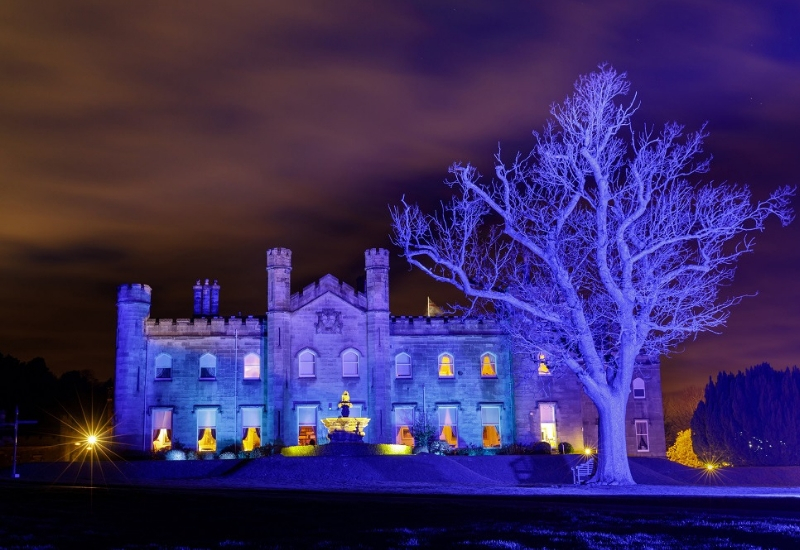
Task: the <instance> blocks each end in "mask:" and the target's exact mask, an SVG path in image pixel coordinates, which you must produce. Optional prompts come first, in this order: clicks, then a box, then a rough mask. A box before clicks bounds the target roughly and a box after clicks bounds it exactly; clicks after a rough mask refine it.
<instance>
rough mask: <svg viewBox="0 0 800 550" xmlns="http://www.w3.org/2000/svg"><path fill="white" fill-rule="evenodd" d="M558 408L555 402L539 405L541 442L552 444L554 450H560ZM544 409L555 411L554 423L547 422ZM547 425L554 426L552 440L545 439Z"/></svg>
mask: <svg viewBox="0 0 800 550" xmlns="http://www.w3.org/2000/svg"><path fill="white" fill-rule="evenodd" d="M556 408H557V407H556V403H555V402H554V401H544V402H540V403H539V434H540V435H541V440H542V441H545V442H547V443H550V448H551V449H553V450H555V449H557V448H558V416H557V415H556ZM544 409H549V410H552V411H553V416H552V421H550V420H548V421H546V422H545V419H544V414H543V411H544ZM548 418H549V416H548ZM545 425H547V426H550V425H552V426H553V429H552V436H553V437H552V438H546V437H545V429H544V428H545Z"/></svg>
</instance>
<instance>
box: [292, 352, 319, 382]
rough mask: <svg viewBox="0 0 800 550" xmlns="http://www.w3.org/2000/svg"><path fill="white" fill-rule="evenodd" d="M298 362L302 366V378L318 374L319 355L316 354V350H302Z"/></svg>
mask: <svg viewBox="0 0 800 550" xmlns="http://www.w3.org/2000/svg"><path fill="white" fill-rule="evenodd" d="M297 362H298V364H299V366H300V378H313V377H314V376H316V372H317V371H316V362H317V356H316V355H314V352H311V351H308V350H306V351H303V352H300V355H298V357H297Z"/></svg>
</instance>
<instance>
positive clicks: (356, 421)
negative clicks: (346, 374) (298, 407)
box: [322, 390, 370, 443]
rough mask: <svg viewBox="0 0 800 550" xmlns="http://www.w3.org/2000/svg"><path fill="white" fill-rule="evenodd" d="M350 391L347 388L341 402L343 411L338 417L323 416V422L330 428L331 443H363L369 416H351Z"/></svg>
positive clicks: (340, 405) (340, 407)
mask: <svg viewBox="0 0 800 550" xmlns="http://www.w3.org/2000/svg"><path fill="white" fill-rule="evenodd" d="M350 406H351V402H350V393H349V392H348V391H347V390H345V391H344V392H343V393H342V400H341V401H340V402H339V409H341V413H340V414H339V416H338V417H337V418H323V419H322V423H323V424H325V427H326V428H328V439H329V440H330V442H331V443H363V442H364V428H366V427H367V424H369V420H370V419H369V418H363V417H361V418H351V417H350Z"/></svg>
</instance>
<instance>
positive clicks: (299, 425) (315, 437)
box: [295, 405, 319, 445]
mask: <svg viewBox="0 0 800 550" xmlns="http://www.w3.org/2000/svg"><path fill="white" fill-rule="evenodd" d="M318 408H319V407H318V406H317V405H297V407H296V408H295V410H296V418H297V444H298V445H311V443H310V441H312V438H311V437H306V438H303V433H302V432H303V430H302V428H308V427H310V428H313V441H314V445H318V444H319V414H318ZM301 409H302V410H307V409H310V410H313V411H314V423H313V424H308V423H302V422H301V419H302V418H301V414H300V410H301ZM304 439H305V441H306V442H305V443H303V440H304Z"/></svg>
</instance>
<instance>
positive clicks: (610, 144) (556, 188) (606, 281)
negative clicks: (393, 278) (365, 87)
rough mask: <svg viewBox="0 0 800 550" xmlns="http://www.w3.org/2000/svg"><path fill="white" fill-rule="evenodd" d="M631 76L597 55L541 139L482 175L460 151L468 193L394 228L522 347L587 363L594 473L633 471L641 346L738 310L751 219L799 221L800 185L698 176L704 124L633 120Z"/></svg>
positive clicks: (627, 479) (404, 244)
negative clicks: (710, 181) (735, 286)
mask: <svg viewBox="0 0 800 550" xmlns="http://www.w3.org/2000/svg"><path fill="white" fill-rule="evenodd" d="M628 91H629V83H628V81H627V79H626V75H625V74H618V73H617V72H616V71H614V70H613V69H612V68H610V67H607V66H604V65H603V66H600V68H599V70H598V71H597V72H595V73H591V74H589V75H586V76H581V77H580V78H579V79H578V80H577V82H576V83H575V92H574V94H573V95H571V96H570V97H567V99H566V100H565V101H564V102H563V103H562V104H560V105H558V104H557V105H554V106H553V107H551V110H550V113H551V115H552V119H551V121H550V122H549V123H548V124H547V125H546V126H545V128H544V130H543V131H542V132H541V133H536V132H535V133H534V138H535V143H534V147H533V150H532V151H531V152H530V153H528V154H527V155H524V154H519V153H518V154H517V155H516V156H515V157H514V159H513V161H512V162H511V163H510V164H505V163H504V162H503V161H502V160H501V155H500V153H499V152H498V154H497V155H496V156H495V160H496V163H495V175H496V177H495V178H493V179H492V180H491V181H490V182H485V181H482V179H481V176H480V174H479V173H478V172H477V170H476V169H475V167H473V166H472V165H470V164H467V165H462V164H460V163H457V164H454V165H453V166H452V167H451V168H450V174H451V175H452V178H451V179H450V180H449V181H447V182H446V183H447V184H448V185H450V186H451V187H455V188H456V190H457V194H456V195H455V196H454V197H453V199H452V201H451V202H449V203H447V204H445V205H443V207H442V211H440V212H437V213H434V214H424V213H423V212H422V211H421V210H420V209H419V207H418V206H416V205H410V204H408V203H406V201H405V199H404V200H403V203H402V205H399V206H398V207H394V208H392V217H393V229H394V242H395V244H397V245H398V246H400V247H401V248H402V249H403V251H404V256H405V257H406V259H407V260H408V261H409V262H410V264H411V265H412V266H416V267H417V268H419V269H421V270H422V271H423V272H425V273H427V274H428V275H430V276H431V277H433V278H434V279H436V280H437V281H443V282H447V283H450V284H452V285H455V286H456V287H458V288H459V289H461V290H462V291H463V292H464V294H465V295H466V296H467V297H468V298H470V299H471V301H472V305H473V307H480V306H481V305H486V304H487V303H489V304H492V305H493V308H494V312H495V314H497V315H498V316H499V317H501V318H502V319H503V320H504V321H505V322H506V326H508V328H509V330H510V331H511V333H512V334H513V335H514V336H515V337H516V341H517V343H518V344H520V345H525V346H528V347H529V348H530V349H531V350H540V351H541V352H543V353H546V354H547V355H548V357H549V358H550V362H551V364H554V365H555V364H557V363H560V364H561V365H564V366H566V367H567V368H569V369H570V370H571V371H572V372H573V373H575V375H576V376H577V377H578V379H579V380H580V382H581V383H582V385H583V388H584V390H585V392H586V394H587V395H588V396H589V397H590V398H591V399H592V401H593V402H594V404H595V405H596V406H597V410H598V413H599V419H600V426H599V437H600V440H599V451H600V452H599V464H598V469H597V473H596V474H595V476H594V478H593V481H594V482H598V483H604V484H632V483H633V478H632V477H631V474H630V469H629V467H628V459H627V452H626V443H625V408H626V405H627V401H628V394H629V393H630V385H631V378H632V373H633V370H634V365H635V362H636V361H637V357H641V356H649V357H657V356H659V355H660V354H664V353H666V352H668V351H669V350H670V349H673V348H674V347H675V345H676V344H677V343H678V342H680V341H682V340H684V339H686V338H687V337H690V336H692V335H694V334H696V333H697V332H699V331H708V330H714V329H717V328H719V327H721V326H722V325H724V324H725V321H726V319H727V316H728V309H729V308H730V307H731V306H732V305H734V304H736V303H738V302H739V301H740V300H741V297H733V298H726V299H721V298H720V297H719V294H718V292H719V288H720V286H721V285H722V284H724V283H726V282H728V281H730V280H731V278H732V276H733V273H734V267H735V263H736V260H737V259H738V258H739V257H740V256H741V255H742V254H744V253H746V252H750V251H751V250H752V248H753V239H752V236H751V235H752V233H753V232H755V231H761V230H762V229H763V227H764V223H765V220H766V219H767V218H768V217H769V216H770V215H772V214H774V215H776V216H777V217H778V218H779V219H780V221H781V222H782V223H783V224H784V225H786V224H787V223H789V222H790V221H791V219H792V212H791V208H790V205H789V202H790V200H791V197H792V196H793V195H794V189H792V188H789V187H784V188H781V189H778V190H777V191H775V192H774V193H773V194H772V195H771V196H770V197H769V199H768V200H766V201H763V202H758V203H756V204H752V203H751V197H750V192H749V190H748V188H747V187H743V186H733V185H703V186H696V185H694V184H692V183H691V182H690V181H689V178H690V177H692V176H696V175H697V174H701V173H704V172H706V171H707V168H708V161H707V160H704V159H699V160H698V159H697V157H698V156H699V155H700V154H701V153H702V143H703V138H704V137H705V132H704V129H701V130H700V131H698V132H695V133H690V134H688V135H686V136H684V135H683V128H682V127H681V126H679V125H677V124H674V123H673V124H667V125H665V126H664V128H663V130H662V131H661V132H660V133H656V132H654V131H653V129H651V128H645V129H643V130H642V131H638V132H637V131H634V129H633V128H632V126H631V117H632V115H633V114H634V113H635V112H636V110H637V107H638V103H637V101H636V98H635V97H634V98H633V100H631V101H630V102H628V103H619V102H618V101H620V99H621V98H622V97H623V96H625V95H627V93H628Z"/></svg>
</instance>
